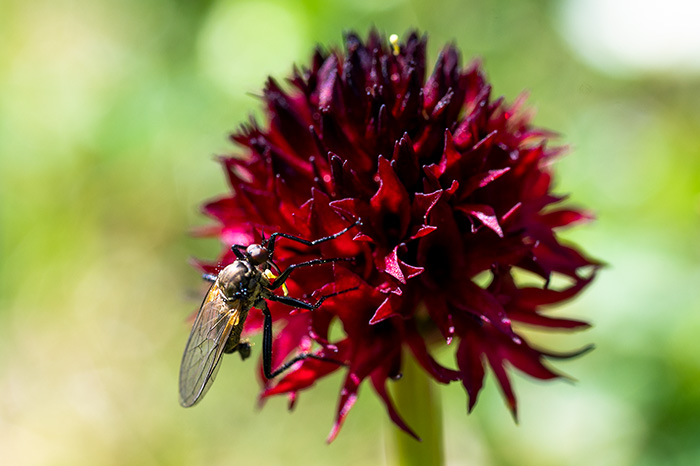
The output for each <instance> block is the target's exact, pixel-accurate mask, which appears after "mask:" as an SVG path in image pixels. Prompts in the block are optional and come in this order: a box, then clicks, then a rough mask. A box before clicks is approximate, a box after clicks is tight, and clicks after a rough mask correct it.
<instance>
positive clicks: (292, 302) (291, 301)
mask: <svg viewBox="0 0 700 466" xmlns="http://www.w3.org/2000/svg"><path fill="white" fill-rule="evenodd" d="M357 288H358V287H357V286H356V287H354V288H348V289H347V290H342V291H336V292H335V293H331V294H327V295H325V296H321V297H320V298H319V299H318V301H316V302H315V303H313V304H311V303H307V302H306V301H302V300H301V299H297V298H292V297H291V296H278V295H276V294H273V295H271V296H269V297H268V298H267V299H269V300H270V301H277V302H278V303H282V304H286V305H287V306H292V307H295V308H298V309H306V310H307V311H313V310H314V309H318V308H319V306H321V304H323V302H324V301H325V300H327V299H328V298H332V297H333V296H338V295H339V294H343V293H347V292H348V291H353V290H356V289H357Z"/></svg>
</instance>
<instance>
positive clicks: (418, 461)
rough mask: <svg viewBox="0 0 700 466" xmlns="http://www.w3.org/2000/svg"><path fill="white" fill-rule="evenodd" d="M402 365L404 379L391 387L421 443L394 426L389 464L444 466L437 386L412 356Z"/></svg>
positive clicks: (402, 413)
mask: <svg viewBox="0 0 700 466" xmlns="http://www.w3.org/2000/svg"><path fill="white" fill-rule="evenodd" d="M402 362H403V364H402V368H401V369H402V372H403V377H402V378H401V379H399V380H398V381H396V382H395V383H393V384H391V385H392V388H393V390H392V392H393V396H394V401H395V402H396V406H397V410H398V411H399V414H400V415H401V416H402V417H403V419H404V420H405V421H406V423H407V424H408V425H409V427H411V428H412V429H413V430H414V431H415V432H416V434H418V436H419V437H420V438H421V439H422V441H421V442H418V441H417V440H416V439H414V438H413V437H411V436H410V435H408V434H407V433H406V432H404V431H403V430H401V429H399V428H398V427H396V426H395V425H394V424H393V423H392V426H391V431H392V432H391V436H390V440H389V443H390V445H389V452H390V453H389V464H392V463H393V464H396V465H400V466H413V465H420V466H441V465H442V464H444V462H445V458H444V453H443V446H442V411H441V407H440V398H439V396H438V395H439V394H438V392H437V390H436V389H435V388H436V387H435V382H434V381H433V380H432V379H430V378H429V377H428V375H427V373H426V372H425V370H424V369H423V368H421V367H420V366H419V365H418V363H417V362H416V361H415V359H414V358H413V355H411V354H407V353H404V358H403V361H402ZM392 451H393V454H392V453H391V452H392Z"/></svg>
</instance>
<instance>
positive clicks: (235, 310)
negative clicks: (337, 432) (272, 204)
mask: <svg viewBox="0 0 700 466" xmlns="http://www.w3.org/2000/svg"><path fill="white" fill-rule="evenodd" d="M355 225H357V223H354V224H352V225H350V226H349V227H347V228H345V229H344V230H342V231H339V232H338V233H335V234H333V235H330V236H326V237H324V238H320V239H317V240H314V241H309V240H305V239H303V238H299V237H296V236H292V235H288V234H285V233H273V234H272V235H270V237H269V238H267V239H266V240H265V239H264V240H263V241H262V243H261V244H251V245H249V246H247V247H246V246H242V245H239V244H235V245H233V246H232V247H231V250H232V251H233V253H234V254H235V255H236V258H237V259H236V260H235V261H233V263H232V264H230V265H227V266H226V267H225V268H224V269H223V270H221V272H219V274H218V275H204V278H205V279H206V280H208V281H211V282H213V283H212V285H211V287H210V288H209V291H208V292H207V294H206V296H205V297H204V301H203V302H202V305H201V307H200V308H199V312H198V313H197V317H196V318H195V321H194V325H193V326H192V331H191V333H190V337H189V339H188V340H187V345H186V346H185V352H184V354H183V356H182V363H181V366H180V404H181V405H182V406H184V407H190V406H192V405H194V404H195V403H197V401H199V400H200V399H201V398H202V397H203V396H204V395H205V394H206V392H207V391H208V390H209V388H210V387H211V384H212V383H213V382H214V378H215V377H216V373H217V371H218V369H219V367H220V364H219V363H220V361H221V356H222V355H223V353H234V352H236V351H237V352H238V353H239V354H240V356H241V359H243V360H245V359H246V358H248V356H250V344H249V343H248V342H246V341H241V332H242V331H243V325H244V323H245V320H246V318H247V317H248V312H249V311H250V309H251V308H253V307H255V308H257V309H260V310H261V311H262V312H263V316H264V323H263V343H262V359H263V373H264V375H265V377H266V378H267V379H272V378H274V377H275V376H277V375H279V374H280V373H282V372H284V371H285V370H287V369H288V368H289V367H291V366H292V364H294V363H296V362H298V361H301V360H302V359H306V358H314V359H321V360H326V361H327V360H328V359H326V358H323V357H321V356H317V355H315V354H311V353H302V354H299V355H297V356H295V357H294V358H292V359H291V360H289V361H288V362H286V363H284V364H282V365H281V366H280V367H278V368H277V369H275V370H272V316H271V314H270V311H269V309H268V308H267V303H266V301H267V300H270V301H276V302H279V303H282V304H286V305H288V306H292V307H295V308H299V309H306V310H314V309H317V308H318V307H319V306H320V305H321V304H322V303H323V301H325V300H326V299H328V298H331V297H333V296H337V295H339V294H341V293H345V292H347V291H352V290H354V289H355V288H352V289H349V290H343V291H339V292H336V293H332V294H329V295H326V296H322V297H321V298H320V299H319V300H318V301H316V302H315V303H313V304H311V303H307V302H305V301H302V300H300V299H296V298H292V297H289V296H286V287H285V285H284V283H285V282H286V281H287V279H288V278H289V275H290V274H291V273H292V272H293V271H294V270H296V269H300V268H303V267H311V266H314V265H321V264H327V263H330V262H338V261H346V260H351V259H343V258H335V259H313V260H310V261H307V262H302V263H299V264H294V265H290V266H289V267H288V268H287V269H286V270H284V271H283V272H280V274H279V276H275V275H274V274H272V272H271V271H270V267H275V268H277V267H276V265H274V263H273V262H272V255H273V253H274V250H275V241H276V240H277V239H278V238H287V239H290V240H292V241H296V242H298V243H301V244H304V245H306V246H315V245H317V244H320V243H323V242H325V241H330V240H332V239H334V238H337V237H338V236H340V235H342V234H343V233H345V232H347V231H348V230H349V229H350V228H352V227H353V226H355ZM244 251H245V252H244ZM278 270H279V269H278ZM279 288H283V289H284V290H285V296H280V295H276V294H274V293H273V291H274V290H276V289H279ZM336 362H337V361H336Z"/></svg>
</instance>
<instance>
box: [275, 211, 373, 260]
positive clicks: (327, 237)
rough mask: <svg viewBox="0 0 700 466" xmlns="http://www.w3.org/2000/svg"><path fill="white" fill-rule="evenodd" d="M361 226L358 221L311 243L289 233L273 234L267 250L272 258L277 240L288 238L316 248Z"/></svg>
mask: <svg viewBox="0 0 700 466" xmlns="http://www.w3.org/2000/svg"><path fill="white" fill-rule="evenodd" d="M359 224H360V221H359V220H358V221H357V222H355V223H353V224H352V225H350V226H348V227H346V228H343V229H342V230H340V231H339V232H338V233H333V234H332V235H330V236H325V237H323V238H319V239H315V240H313V241H309V240H308V239H304V238H299V237H298V236H293V235H288V234H287V233H273V234H271V235H270V237H269V238H268V239H267V250H268V251H269V252H270V257H272V253H273V252H274V251H275V241H276V240H277V238H287V239H291V240H292V241H296V242H297V243H301V244H305V245H307V246H316V245H317V244H320V243H323V242H326V241H330V240H332V239H335V238H337V237H338V236H340V235H342V234H343V233H345V232H347V231H348V230H349V229H350V228H352V227H354V226H355V225H359Z"/></svg>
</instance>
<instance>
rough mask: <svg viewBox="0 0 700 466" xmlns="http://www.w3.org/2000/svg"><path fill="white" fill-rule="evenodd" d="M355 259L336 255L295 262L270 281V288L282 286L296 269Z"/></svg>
mask: <svg viewBox="0 0 700 466" xmlns="http://www.w3.org/2000/svg"><path fill="white" fill-rule="evenodd" d="M351 260H353V259H352V258H349V257H348V258H342V257H336V258H333V259H313V260H310V261H308V262H301V263H299V264H294V265H290V266H289V267H287V268H286V269H285V270H284V272H282V273H280V274H279V276H278V277H277V278H275V280H274V281H273V282H272V283H270V286H269V288H270V289H271V290H275V289H277V288H279V287H280V286H282V285H283V284H284V282H286V281H287V278H289V274H290V273H292V272H293V271H294V270H296V269H299V268H302V267H311V266H313V265H321V264H328V263H329V262H341V261H351Z"/></svg>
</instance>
